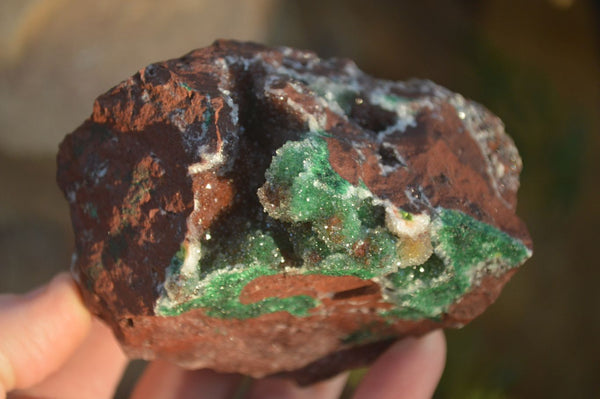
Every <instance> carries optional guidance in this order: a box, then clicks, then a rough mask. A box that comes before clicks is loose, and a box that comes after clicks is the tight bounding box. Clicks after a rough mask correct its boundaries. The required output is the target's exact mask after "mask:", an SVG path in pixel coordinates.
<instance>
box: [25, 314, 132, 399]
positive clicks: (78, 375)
mask: <svg viewBox="0 0 600 399" xmlns="http://www.w3.org/2000/svg"><path fill="white" fill-rule="evenodd" d="M126 364H127V358H126V357H125V355H124V354H123V351H122V350H121V347H120V346H119V344H118V342H117V341H116V339H115V338H114V336H113V334H112V331H110V329H109V328H108V327H107V326H106V325H105V324H104V323H102V322H101V321H99V320H98V319H93V321H92V329H91V332H90V334H89V335H88V336H87V337H86V338H85V340H84V341H83V343H82V344H81V346H80V347H79V348H77V350H75V353H74V354H73V356H71V357H70V358H69V359H68V360H67V362H66V363H65V364H64V365H63V367H61V368H60V369H59V370H58V371H57V372H55V373H53V374H51V375H50V376H49V377H48V378H46V379H45V380H44V381H42V382H41V383H40V384H38V385H36V386H35V387H33V388H30V389H26V390H24V391H17V393H16V397H19V396H21V395H22V396H25V397H34V398H61V399H71V398H72V399H88V398H89V399H102V398H112V397H113V394H114V391H115V389H116V387H117V385H118V383H119V380H120V379H121V376H122V374H123V371H124V369H125V366H126Z"/></svg>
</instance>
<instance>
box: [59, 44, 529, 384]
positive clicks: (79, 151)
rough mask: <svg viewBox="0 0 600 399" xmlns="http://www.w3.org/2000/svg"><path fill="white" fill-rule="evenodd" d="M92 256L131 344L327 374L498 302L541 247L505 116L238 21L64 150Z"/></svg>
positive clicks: (256, 371)
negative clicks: (527, 215) (244, 37)
mask: <svg viewBox="0 0 600 399" xmlns="http://www.w3.org/2000/svg"><path fill="white" fill-rule="evenodd" d="M58 164H59V171H58V182H59V185H60V186H61V188H62V189H63V190H64V192H65V195H66V198H67V199H68V201H69V203H70V205H71V215H72V220H73V226H74V229H75V233H76V254H75V256H74V261H73V274H74V275H75V277H76V279H77V281H78V282H79V284H80V286H81V288H82V292H83V295H84V298H85V301H86V303H87V304H88V306H90V308H91V309H92V310H93V311H94V312H95V313H97V314H98V315H100V316H101V317H102V318H103V319H104V320H105V321H106V322H107V323H109V324H110V325H111V326H112V327H113V330H114V332H115V334H116V335H117V337H118V338H119V340H120V341H121V343H122V344H123V347H124V349H125V350H126V352H127V353H129V354H130V355H131V356H134V357H143V358H146V359H152V358H154V357H161V358H165V359H168V360H170V361H173V362H176V363H178V364H180V365H182V366H184V367H188V368H202V367H209V368H212V369H215V370H218V371H225V372H239V373H244V374H248V375H252V376H255V377H261V376H265V375H271V374H281V375H288V376H292V377H293V378H296V379H297V380H298V381H300V382H302V383H309V382H312V381H316V380H318V379H322V378H325V377H327V376H330V375H333V374H335V373H336V372H338V371H341V370H343V369H346V368H349V367H354V366H359V365H363V364H367V363H369V362H370V361H372V360H373V359H374V358H375V357H376V356H377V355H378V354H379V353H380V352H381V351H382V350H384V349H385V348H386V347H387V346H388V345H389V344H390V343H391V342H392V341H393V340H394V339H397V338H400V337H403V336H406V335H418V334H422V333H424V332H426V331H429V330H431V329H434V328H439V327H458V326H462V325H463V324H465V323H467V322H468V321H470V320H471V319H472V318H474V317H476V316H477V315H479V314H480V313H481V312H482V311H483V310H484V309H485V308H486V307H487V306H488V305H489V304H491V303H492V302H493V301H494V300H495V299H496V297H497V296H498V294H499V292H500V290H501V288H502V286H503V285H504V284H505V283H506V281H508V279H509V278H510V276H512V274H513V273H514V272H515V270H516V269H515V267H516V266H518V265H520V264H521V263H522V262H523V261H525V259H526V258H528V257H529V256H530V254H531V250H530V248H531V241H530V239H529V236H528V233H527V231H526V229H525V227H524V225H523V223H522V222H521V221H520V220H519V219H518V218H517V217H516V216H515V213H514V211H515V205H516V191H517V188H518V174H519V172H520V168H521V161H520V158H519V156H518V153H517V151H516V149H515V147H514V145H513V143H512V141H511V140H510V138H509V137H508V136H507V135H506V134H505V133H504V130H503V126H502V123H501V122H500V121H499V120H498V118H496V117H495V116H493V115H491V114H490V113H489V112H488V111H487V110H485V109H484V108H483V107H481V106H480V105H478V104H476V103H473V102H470V101H468V100H465V99H464V98H463V97H461V96H460V95H458V94H454V93H451V92H449V91H448V90H446V89H444V88H442V87H439V86H437V85H435V84H433V83H431V82H428V81H416V80H414V81H409V82H407V83H402V82H387V81H381V80H376V79H373V78H371V77H369V76H367V75H365V74H363V73H362V72H361V71H360V70H358V69H357V68H356V66H355V65H354V64H353V63H352V62H350V61H346V60H321V59H319V58H317V57H316V55H314V54H313V53H310V52H306V51H299V50H293V49H289V48H276V49H271V48H266V47H263V46H260V45H256V44H250V43H237V42H228V41H219V42H216V43H215V44H214V45H213V46H211V47H208V48H205V49H200V50H195V51H193V52H191V53H189V54H187V55H186V56H184V57H182V58H180V59H176V60H170V61H166V62H161V63H156V64H152V65H150V66H148V67H146V68H144V69H143V70H141V71H140V72H139V73H137V74H136V75H134V76H133V77H131V78H129V79H128V80H126V81H124V82H122V83H121V84H119V85H118V86H116V87H115V88H113V89H111V90H110V91H109V92H107V93H106V94H104V95H102V96H100V97H99V98H98V99H97V101H96V103H95V104H94V110H93V113H92V115H91V117H90V118H89V119H88V120H87V121H85V122H84V124H83V125H82V126H80V127H79V128H78V129H76V130H75V131H74V132H73V133H72V134H70V135H68V136H67V137H66V139H65V140H64V142H63V143H62V144H61V147H60V152H59V155H58Z"/></svg>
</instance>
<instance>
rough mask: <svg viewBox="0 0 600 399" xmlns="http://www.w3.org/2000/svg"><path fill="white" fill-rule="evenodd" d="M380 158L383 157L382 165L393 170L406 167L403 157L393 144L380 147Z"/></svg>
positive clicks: (384, 144)
mask: <svg viewBox="0 0 600 399" xmlns="http://www.w3.org/2000/svg"><path fill="white" fill-rule="evenodd" d="M379 156H380V157H381V164H382V165H385V166H389V167H392V168H397V167H399V166H406V163H405V162H404V160H403V159H402V156H401V155H400V154H399V153H398V151H397V150H396V149H395V148H394V146H393V145H391V144H388V143H382V144H381V145H380V146H379Z"/></svg>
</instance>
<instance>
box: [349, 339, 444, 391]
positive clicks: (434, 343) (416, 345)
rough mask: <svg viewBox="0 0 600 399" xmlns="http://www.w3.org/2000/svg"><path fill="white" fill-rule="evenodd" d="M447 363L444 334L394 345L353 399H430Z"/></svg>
mask: <svg viewBox="0 0 600 399" xmlns="http://www.w3.org/2000/svg"><path fill="white" fill-rule="evenodd" d="M445 361H446V341H445V338H444V334H443V333H442V332H441V331H439V330H438V331H434V332H432V333H429V334H427V335H425V336H423V337H421V338H406V339H403V340H402V341H399V342H397V343H395V344H394V345H393V346H392V347H391V348H390V349H388V350H387V351H386V352H385V353H384V354H383V355H382V356H381V357H380V358H379V359H377V361H376V362H375V363H374V364H373V366H372V367H371V369H370V370H369V371H368V373H367V375H366V376H365V377H364V379H363V381H362V382H361V384H360V385H359V387H358V389H357V390H356V393H355V395H354V399H369V398H379V399H397V398H411V399H420V398H431V396H432V395H433V393H434V391H435V388H436V386H437V384H438V382H439V380H440V377H441V376H442V371H443V370H444V363H445Z"/></svg>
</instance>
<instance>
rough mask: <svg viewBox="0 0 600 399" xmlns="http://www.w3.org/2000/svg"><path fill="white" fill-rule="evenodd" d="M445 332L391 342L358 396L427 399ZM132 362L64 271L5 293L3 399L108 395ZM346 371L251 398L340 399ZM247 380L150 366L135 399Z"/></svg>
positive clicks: (216, 394) (224, 390)
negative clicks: (22, 289) (25, 288)
mask: <svg viewBox="0 0 600 399" xmlns="http://www.w3.org/2000/svg"><path fill="white" fill-rule="evenodd" d="M445 349H446V347H445V341H444V335H443V333H442V332H441V331H435V332H432V333H430V334H428V335H426V336H424V337H422V338H419V339H415V338H409V339H404V340H402V341H399V342H397V343H396V344H394V345H393V346H392V347H391V348H390V349H388V351H387V352H385V353H384V354H383V355H382V356H381V357H380V358H379V359H378V360H377V361H376V362H375V363H374V364H373V365H372V367H371V369H370V370H369V371H368V373H367V374H366V376H365V377H364V379H363V380H362V382H361V384H360V386H359V387H358V389H357V391H356V392H355V396H354V398H355V399H387V398H394V399H396V398H428V397H431V395H432V394H433V392H434V390H435V387H436V386H437V383H438V381H439V379H440V377H441V374H442V370H443V367H444V362H445ZM126 364H127V359H126V357H125V356H124V355H123V353H122V352H121V349H120V348H119V345H118V343H117V342H116V340H115V339H114V337H113V335H112V333H111V332H110V330H109V329H108V328H107V327H106V326H104V325H103V324H102V323H101V322H99V321H97V320H95V319H93V317H92V316H91V315H90V313H89V312H88V310H87V309H86V307H85V306H84V305H83V303H82V302H81V298H80V296H79V293H78V291H77V288H76V286H75V284H74V283H73V281H72V279H71V278H70V277H69V276H68V275H66V274H61V275H59V276H57V277H56V278H55V279H53V280H52V281H51V282H50V283H49V284H47V285H46V286H43V287H41V288H39V289H37V290H35V291H33V292H31V293H29V294H26V295H11V294H3V295H0V399H3V398H5V396H6V393H7V392H8V394H9V398H11V399H17V398H21V399H26V398H30V399H31V398H57V399H68V398H77V399H87V398H90V399H92V398H93V399H102V398H110V397H112V395H113V394H114V390H115V388H116V386H117V384H118V382H119V380H120V378H121V376H122V373H123V370H124V368H125V366H126ZM346 378H347V374H342V375H340V376H337V377H335V378H332V379H331V380H328V381H324V382H321V383H318V384H315V385H312V386H309V387H304V388H300V387H297V386H296V385H295V384H294V383H293V382H291V381H289V380H282V379H275V378H267V379H262V380H256V381H255V382H254V383H253V384H252V386H251V387H250V388H249V392H248V398H252V399H268V398H281V399H292V398H293V399H303V398H311V399H329V398H337V397H339V395H340V393H341V392H342V390H343V388H344V385H345V383H346ZM241 382H242V377H241V376H239V375H232V374H219V373H215V372H213V371H210V370H197V371H189V370H183V369H181V368H179V367H177V366H174V365H172V364H169V363H166V362H161V361H155V362H152V363H151V364H150V365H149V366H148V368H147V369H146V371H145V372H144V374H143V375H142V377H141V378H140V380H139V382H138V384H137V386H136V388H135V390H134V393H133V395H132V398H133V399H142V398H143V399H153V398H156V399H171V398H173V399H187V398H195V399H198V398H201V399H204V398H206V399H220V398H230V397H232V395H234V394H235V393H236V392H237V391H238V389H239V386H240V383H241Z"/></svg>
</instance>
